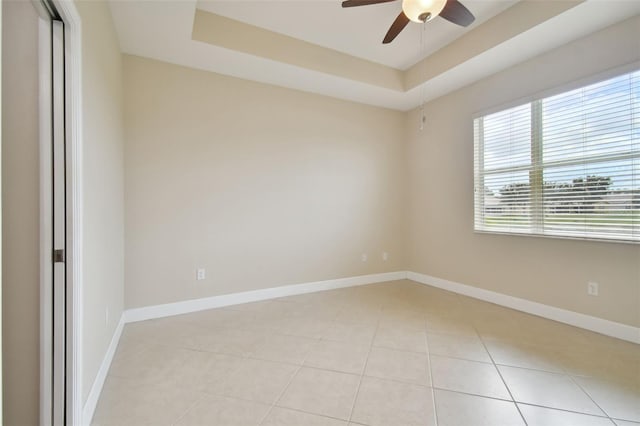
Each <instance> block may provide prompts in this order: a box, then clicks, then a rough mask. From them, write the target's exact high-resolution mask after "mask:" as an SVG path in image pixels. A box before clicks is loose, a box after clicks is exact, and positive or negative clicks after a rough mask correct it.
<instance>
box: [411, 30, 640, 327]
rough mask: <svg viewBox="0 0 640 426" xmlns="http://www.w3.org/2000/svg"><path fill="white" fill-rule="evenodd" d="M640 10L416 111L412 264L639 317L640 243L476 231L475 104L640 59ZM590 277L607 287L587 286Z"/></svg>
mask: <svg viewBox="0 0 640 426" xmlns="http://www.w3.org/2000/svg"><path fill="white" fill-rule="evenodd" d="M639 31H640V18H635V19H632V20H629V21H626V22H624V23H621V24H618V25H616V26H614V27H611V28H609V29H606V30H604V31H601V32H599V33H596V34H594V35H591V36H589V37H587V38H584V39H581V40H579V41H576V42H573V43H570V44H568V45H566V46H563V47H561V48H559V49H556V50H554V51H552V52H549V53H547V54H544V55H542V56H539V57H537V58H535V59H533V60H530V61H528V62H525V63H523V64H521V65H518V66H515V67H513V68H510V69H508V70H505V71H503V72H500V73H498V74H496V75H494V76H492V77H490V78H487V79H484V80H482V81H480V82H478V83H476V84H473V85H471V86H469V87H467V88H464V89H461V90H458V91H456V92H454V93H451V94H449V95H447V96H444V97H442V98H439V99H436V100H434V101H432V102H430V103H429V104H428V105H427V106H426V113H427V128H426V130H424V131H423V132H420V131H419V130H418V128H417V123H418V117H419V115H418V113H417V111H414V112H412V113H411V114H409V115H408V118H407V127H408V133H409V136H408V139H409V147H408V153H409V159H410V171H411V178H410V187H411V190H410V194H411V195H410V200H411V201H410V208H409V212H410V216H411V219H410V229H411V233H410V242H409V251H410V259H409V269H410V270H413V271H415V272H420V273H424V274H428V275H431V276H435V277H439V278H444V279H448V280H452V281H456V282H460V283H463V284H468V285H473V286H477V287H481V288H485V289H489V290H492V291H497V292H500V293H504V294H508V295H512V296H516V297H521V298H525V299H529V300H533V301H536V302H540V303H544V304H547V305H552V306H557V307H560V308H564V309H569V310H572V311H576V312H581V313H584V314H588V315H593V316H596V317H600V318H605V319H609V320H612V321H617V322H621V323H624V324H629V325H634V326H640V246H638V245H630V244H613V243H605V242H581V241H570V240H561V239H549V238H535V237H523V236H501V235H486V234H475V233H474V232H473V126H472V114H474V113H476V112H480V111H482V110H483V109H487V108H490V107H495V106H499V105H501V104H504V103H506V102H510V101H513V100H516V99H518V98H521V97H524V96H529V95H532V94H535V93H538V92H540V91H543V90H547V89H551V88H553V87H556V86H559V85H562V84H565V83H567V82H570V81H573V80H576V79H580V78H584V77H586V76H590V75H593V74H597V73H600V72H602V71H604V70H607V69H609V68H613V67H617V66H621V65H623V64H626V63H630V62H633V61H637V60H640V41H639V40H640V38H639V37H638V34H639ZM587 281H597V282H599V283H600V296H599V297H597V298H595V297H591V296H587V294H586V286H587Z"/></svg>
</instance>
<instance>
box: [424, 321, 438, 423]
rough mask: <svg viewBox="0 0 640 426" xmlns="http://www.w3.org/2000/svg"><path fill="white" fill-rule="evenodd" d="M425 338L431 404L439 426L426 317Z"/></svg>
mask: <svg viewBox="0 0 640 426" xmlns="http://www.w3.org/2000/svg"><path fill="white" fill-rule="evenodd" d="M425 318H426V317H425ZM424 340H425V344H426V345H427V364H428V366H429V385H430V387H431V405H432V407H433V418H434V420H435V422H436V425H435V426H438V409H437V408H436V390H435V388H434V386H433V368H432V367H431V349H430V346H429V334H428V333H427V332H426V319H425V333H424Z"/></svg>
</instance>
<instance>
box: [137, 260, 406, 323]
mask: <svg viewBox="0 0 640 426" xmlns="http://www.w3.org/2000/svg"><path fill="white" fill-rule="evenodd" d="M405 278H407V273H406V272H405V271H399V272H387V273H382V274H371V275H360V276H357V277H349V278H338V279H335V280H326V281H316V282H310V283H304V284H293V285H287V286H281V287H272V288H265V289H261V290H253V291H245V292H242V293H232V294H225V295H222V296H213V297H205V298H202V299H193V300H185V301H182V302H175V303H167V304H164V305H155V306H145V307H143V308H135V309H128V310H126V311H125V313H124V318H125V322H127V323H129V322H136V321H145V320H148V319H154V318H163V317H169V316H173V315H181V314H187V313H190V312H197V311H203V310H205V309H212V308H220V307H223V306H231V305H238V304H241V303H248V302H258V301H261V300H268V299H275V298H278V297H286V296H295V295H297V294H305V293H315V292H317V291H324V290H334V289H338V288H345V287H355V286H360V285H365V284H374V283H380V282H385V281H394V280H402V279H405Z"/></svg>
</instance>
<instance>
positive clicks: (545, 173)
mask: <svg viewBox="0 0 640 426" xmlns="http://www.w3.org/2000/svg"><path fill="white" fill-rule="evenodd" d="M474 135H475V138H474V139H475V142H474V144H475V155H474V163H475V215H474V217H475V220H474V221H475V229H476V230H477V231H484V232H497V233H521V234H535V235H549V236H558V237H569V238H589V239H605V240H617V241H631V242H640V71H636V72H633V73H630V74H625V75H622V76H619V77H616V78H612V79H610V80H606V81H603V82H600V83H596V84H592V85H589V86H586V87H582V88H580V89H576V90H572V91H569V92H565V93H561V94H559V95H555V96H551V97H548V98H543V99H539V100H536V101H533V102H531V103H528V104H525V105H520V106H517V107H515V108H510V109H507V110H504V111H500V112H497V113H493V114H489V115H485V116H482V117H478V118H476V119H475V120H474Z"/></svg>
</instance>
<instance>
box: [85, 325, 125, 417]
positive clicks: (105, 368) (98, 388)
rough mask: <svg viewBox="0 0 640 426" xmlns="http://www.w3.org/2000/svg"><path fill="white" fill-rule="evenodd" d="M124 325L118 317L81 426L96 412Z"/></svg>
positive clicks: (90, 393)
mask: <svg viewBox="0 0 640 426" xmlns="http://www.w3.org/2000/svg"><path fill="white" fill-rule="evenodd" d="M124 323H125V321H124V314H122V316H121V317H120V322H118V326H117V327H116V330H115V332H114V333H113V337H112V338H111V343H109V347H108V348H107V353H106V354H105V355H104V358H103V360H102V364H101V365H100V369H99V370H98V374H97V375H96V379H95V380H94V381H93V386H91V391H90V392H89V396H88V397H87V402H85V404H84V408H83V409H82V423H81V424H83V425H90V424H91V419H93V413H94V412H95V410H96V405H97V404H98V398H100V393H101V392H102V387H103V386H104V381H105V380H106V379H107V374H108V373H109V367H111V362H112V361H113V356H114V355H115V353H116V349H117V348H118V342H120V336H121V335H122V329H123V328H124Z"/></svg>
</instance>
